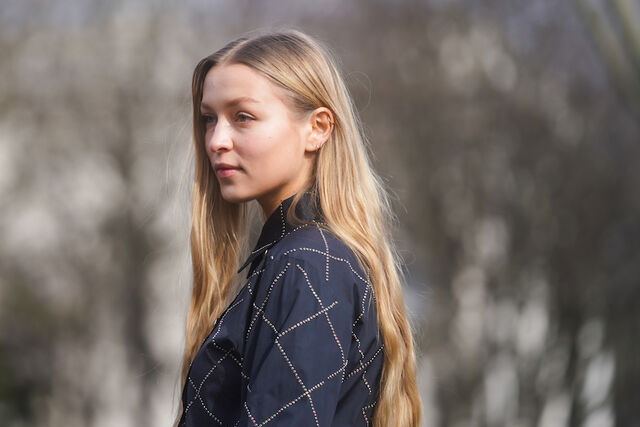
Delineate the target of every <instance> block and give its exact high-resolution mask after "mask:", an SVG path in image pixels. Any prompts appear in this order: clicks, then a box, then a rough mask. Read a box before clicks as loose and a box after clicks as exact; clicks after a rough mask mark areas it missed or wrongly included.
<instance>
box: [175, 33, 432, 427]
mask: <svg viewBox="0 0 640 427" xmlns="http://www.w3.org/2000/svg"><path fill="white" fill-rule="evenodd" d="M192 95H193V133H194V142H195V153H196V157H195V161H196V165H195V166H196V167H195V176H194V177H195V178H194V185H193V197H192V209H193V211H192V228H191V255H192V262H193V290H192V296H191V302H190V305H189V311H188V315H187V325H186V348H185V354H184V361H183V370H182V378H183V379H184V383H183V384H184V388H183V391H182V399H181V404H182V409H181V414H180V415H179V418H178V419H177V420H176V421H177V423H178V425H180V426H205V425H207V426H209V425H222V426H261V425H264V424H270V425H274V426H368V425H373V426H417V425H418V424H419V419H420V401H419V396H418V391H417V387H416V379H415V356H414V348H413V340H412V335H411V331H410V327H409V324H408V322H407V319H406V316H405V311H404V305H403V298H402V289H401V282H400V279H399V274H398V266H397V259H396V256H395V253H394V251H393V248H392V246H391V241H390V237H389V225H388V217H389V214H390V210H389V204H388V202H387V198H386V194H385V191H384V190H383V187H382V185H381V183H380V181H379V179H378V178H377V177H376V175H375V174H374V172H373V170H372V168H371V165H370V162H369V160H368V157H367V152H366V147H365V141H364V138H363V136H362V133H361V130H360V127H359V123H358V119H357V114H356V112H355V110H354V107H353V105H352V102H351V99H350V97H349V94H348V92H347V89H346V88H345V84H344V82H343V79H342V78H341V76H340V74H339V73H338V71H337V68H336V66H335V63H334V61H333V60H332V59H331V57H330V56H329V54H328V53H327V51H326V50H325V49H323V48H322V47H321V46H320V45H319V43H318V42H316V41H315V40H313V39H312V38H310V37H309V36H307V35H305V34H302V33H300V32H296V31H290V32H284V33H271V34H266V35H262V36H258V37H253V38H241V39H238V40H235V41H233V42H231V43H229V44H228V45H227V46H225V47H224V48H222V49H221V50H219V51H217V52H215V53H214V54H212V55H210V56H207V57H206V58H204V59H202V60H201V61H200V63H198V65H197V66H196V68H195V71H194V74H193V86H192ZM253 200H256V201H257V202H258V204H259V206H260V207H261V209H262V211H263V213H264V218H266V222H265V223H264V226H263V228H262V232H261V234H260V237H259V238H258V241H257V244H256V245H255V248H254V249H253V250H252V251H250V252H248V251H247V252H248V257H247V258H245V257H243V253H244V251H243V247H245V246H246V243H247V240H248V237H247V231H246V230H247V224H248V223H249V222H250V220H251V218H250V212H251V210H250V209H249V206H250V205H251V203H249V202H250V201H253ZM238 268H239V269H238ZM238 278H241V279H238ZM238 280H239V281H238Z"/></svg>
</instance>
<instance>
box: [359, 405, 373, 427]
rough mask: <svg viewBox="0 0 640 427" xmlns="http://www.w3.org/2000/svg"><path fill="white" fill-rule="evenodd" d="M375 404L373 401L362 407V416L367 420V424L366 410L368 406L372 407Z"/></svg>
mask: <svg viewBox="0 0 640 427" xmlns="http://www.w3.org/2000/svg"><path fill="white" fill-rule="evenodd" d="M375 405H376V402H375V401H374V402H373V403H372V404H371V405H367V406H363V407H362V416H363V417H364V420H365V421H366V422H367V426H368V425H369V419H368V418H367V414H366V410H367V409H369V408H373V407H374V406H375Z"/></svg>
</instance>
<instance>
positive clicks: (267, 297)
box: [244, 263, 291, 341]
mask: <svg viewBox="0 0 640 427" xmlns="http://www.w3.org/2000/svg"><path fill="white" fill-rule="evenodd" d="M290 265H291V263H287V265H286V267H285V268H284V270H282V271H281V272H280V273H278V274H277V275H276V277H275V278H274V279H273V281H272V282H271V285H270V286H269V290H268V291H267V295H266V296H265V297H264V300H262V305H261V306H260V312H264V306H265V305H266V304H267V301H268V300H269V295H271V291H272V290H273V287H274V285H275V284H276V282H277V281H278V280H280V278H281V277H282V276H283V275H284V274H285V273H286V271H287V269H288V268H289V266H290ZM258 314H259V313H256V315H255V316H253V319H251V323H250V324H249V327H248V328H247V333H246V334H245V336H244V339H245V341H246V340H247V339H248V338H249V332H251V328H252V327H253V324H254V323H255V321H256V319H257V318H258Z"/></svg>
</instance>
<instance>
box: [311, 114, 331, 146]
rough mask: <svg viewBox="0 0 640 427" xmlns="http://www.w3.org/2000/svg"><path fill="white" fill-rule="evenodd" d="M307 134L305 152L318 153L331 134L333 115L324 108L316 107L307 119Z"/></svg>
mask: <svg viewBox="0 0 640 427" xmlns="http://www.w3.org/2000/svg"><path fill="white" fill-rule="evenodd" d="M308 120H309V121H308V126H309V130H310V132H309V134H308V137H307V143H306V146H305V151H318V150H319V149H320V147H322V145H323V144H324V143H325V142H327V140H328V139H329V137H330V136H331V132H333V113H332V112H331V110H329V109H328V108H326V107H318V108H316V109H315V110H313V111H312V112H311V114H310V115H309V119H308Z"/></svg>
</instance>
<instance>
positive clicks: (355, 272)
mask: <svg viewBox="0 0 640 427" xmlns="http://www.w3.org/2000/svg"><path fill="white" fill-rule="evenodd" d="M295 251H309V252H316V253H319V254H322V255H324V256H327V257H329V258H331V259H333V260H336V261H342V262H344V263H346V264H347V265H348V266H349V268H350V269H351V271H352V272H353V274H355V275H356V277H358V279H360V280H362V281H363V282H364V283H366V284H367V285H368V284H369V282H368V281H367V279H365V278H364V277H362V276H360V275H359V274H358V272H357V271H356V270H354V268H353V266H352V265H351V263H350V262H349V260H347V259H344V258H339V257H337V256H334V255H331V254H328V253H326V252H322V251H321V250H318V249H314V248H294V249H289V250H288V251H285V252H283V253H282V254H283V255H288V254H290V253H291V252H295Z"/></svg>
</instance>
